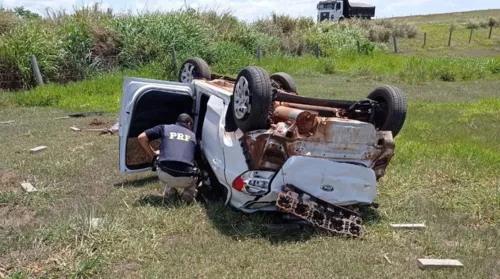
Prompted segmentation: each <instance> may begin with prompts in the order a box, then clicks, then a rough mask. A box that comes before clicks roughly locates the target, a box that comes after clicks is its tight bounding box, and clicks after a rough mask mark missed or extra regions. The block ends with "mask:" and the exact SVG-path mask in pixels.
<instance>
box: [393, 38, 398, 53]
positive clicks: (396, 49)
mask: <svg viewBox="0 0 500 279" xmlns="http://www.w3.org/2000/svg"><path fill="white" fill-rule="evenodd" d="M392 41H393V43H394V52H395V53H398V42H397V41H396V36H394V35H393V36H392Z"/></svg>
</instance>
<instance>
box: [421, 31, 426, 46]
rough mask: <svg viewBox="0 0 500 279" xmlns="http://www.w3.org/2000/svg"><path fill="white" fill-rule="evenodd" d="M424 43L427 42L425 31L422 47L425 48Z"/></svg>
mask: <svg viewBox="0 0 500 279" xmlns="http://www.w3.org/2000/svg"><path fill="white" fill-rule="evenodd" d="M426 44H427V32H425V33H424V45H423V46H422V47H423V48H425V45H426Z"/></svg>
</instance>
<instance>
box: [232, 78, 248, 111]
mask: <svg viewBox="0 0 500 279" xmlns="http://www.w3.org/2000/svg"><path fill="white" fill-rule="evenodd" d="M233 94H234V106H233V107H234V116H236V118H237V119H243V118H244V117H245V115H247V114H248V113H250V109H251V107H250V89H249V88H248V80H247V79H246V78H245V77H240V79H239V80H238V82H237V83H236V86H235V90H234V93H233Z"/></svg>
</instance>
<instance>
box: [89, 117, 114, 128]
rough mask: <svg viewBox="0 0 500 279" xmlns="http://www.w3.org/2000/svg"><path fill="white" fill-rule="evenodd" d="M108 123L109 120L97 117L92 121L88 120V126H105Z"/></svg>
mask: <svg viewBox="0 0 500 279" xmlns="http://www.w3.org/2000/svg"><path fill="white" fill-rule="evenodd" d="M108 123H109V121H104V120H102V119H97V118H94V119H92V121H90V123H89V126H92V127H96V126H106V125H107V124H108Z"/></svg>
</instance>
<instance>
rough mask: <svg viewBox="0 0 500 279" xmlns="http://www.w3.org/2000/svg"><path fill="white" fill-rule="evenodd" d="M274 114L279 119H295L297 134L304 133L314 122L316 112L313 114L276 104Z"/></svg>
mask: <svg viewBox="0 0 500 279" xmlns="http://www.w3.org/2000/svg"><path fill="white" fill-rule="evenodd" d="M274 116H275V117H276V118H279V119H286V120H293V121H295V123H296V124H297V129H298V130H299V134H305V133H307V132H309V131H310V130H311V129H312V128H313V127H314V125H315V124H316V116H317V113H316V114H315V113H312V112H310V111H305V110H301V109H296V108H291V107H285V106H278V107H276V108H275V109H274Z"/></svg>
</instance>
